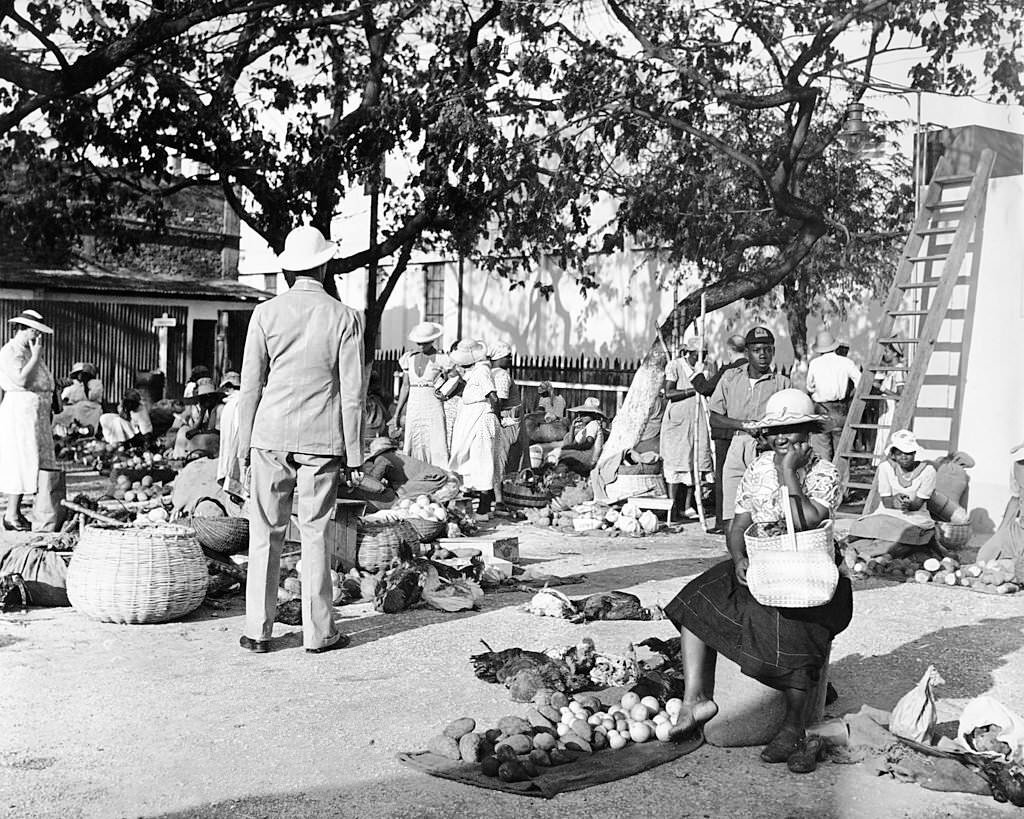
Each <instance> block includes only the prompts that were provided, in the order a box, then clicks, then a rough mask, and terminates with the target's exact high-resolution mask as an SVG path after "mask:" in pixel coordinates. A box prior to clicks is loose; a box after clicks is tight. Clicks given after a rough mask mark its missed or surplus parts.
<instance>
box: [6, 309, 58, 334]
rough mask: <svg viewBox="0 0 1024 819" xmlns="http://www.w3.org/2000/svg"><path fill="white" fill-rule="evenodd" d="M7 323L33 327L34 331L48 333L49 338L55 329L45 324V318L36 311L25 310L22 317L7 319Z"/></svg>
mask: <svg viewBox="0 0 1024 819" xmlns="http://www.w3.org/2000/svg"><path fill="white" fill-rule="evenodd" d="M7 321H8V322H9V323H10V324H21V325H22V326H24V327H31V328H32V329H33V330H38V331H39V332H40V333H46V334H47V335H48V336H52V335H53V328H52V327H48V326H47V325H46V324H44V323H43V317H42V316H41V315H40V314H39V313H37V312H36V311H35V310H23V311H22V313H21V315H20V316H15V317H14V318H12V319H7Z"/></svg>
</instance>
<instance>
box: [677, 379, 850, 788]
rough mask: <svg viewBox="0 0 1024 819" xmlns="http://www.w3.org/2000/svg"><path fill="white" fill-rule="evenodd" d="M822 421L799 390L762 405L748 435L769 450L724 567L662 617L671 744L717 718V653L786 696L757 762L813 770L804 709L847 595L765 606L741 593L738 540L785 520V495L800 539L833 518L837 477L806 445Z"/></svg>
mask: <svg viewBox="0 0 1024 819" xmlns="http://www.w3.org/2000/svg"><path fill="white" fill-rule="evenodd" d="M822 420H823V418H822V416H819V415H815V414H814V404H813V402H812V401H811V399H810V397H809V396H808V395H807V394H806V393H804V392H801V391H800V390H793V389H786V390H781V391H780V392H778V393H776V394H775V395H773V396H772V397H771V398H770V399H768V403H767V406H766V408H765V416H764V417H763V418H762V419H761V420H760V421H758V422H757V423H756V425H754V426H756V428H757V429H759V430H760V432H761V434H762V435H763V436H764V437H765V438H766V439H767V444H768V446H769V450H768V451H767V452H764V453H762V454H761V455H759V456H758V457H757V458H756V460H754V461H753V462H752V463H751V464H750V466H748V467H747V469H746V472H745V473H744V475H743V478H742V480H741V481H740V485H739V490H738V493H737V499H736V515H735V517H733V519H732V523H731V525H730V528H729V532H728V536H727V541H726V543H727V546H728V548H729V554H730V559H729V560H725V561H723V562H721V563H719V564H718V565H717V566H714V567H712V568H711V569H708V571H706V572H704V574H702V575H700V576H699V577H697V578H695V579H694V580H692V581H690V583H688V584H687V585H686V586H685V587H684V588H683V590H682V591H680V592H679V594H677V595H676V597H675V598H674V599H673V600H672V601H671V602H670V603H669V604H668V606H666V608H665V615H666V616H667V617H668V618H669V619H670V620H671V621H672V622H673V623H674V624H675V625H676V626H677V627H678V628H679V633H680V635H681V649H682V657H683V672H684V675H685V681H686V695H685V697H684V700H683V702H684V707H683V710H682V712H681V713H680V715H679V717H678V718H677V721H676V724H675V727H674V729H673V735H674V736H675V737H677V738H680V739H681V738H683V737H684V736H686V735H687V734H688V733H690V732H692V731H694V730H696V729H697V728H699V727H700V726H701V725H703V724H704V723H706V722H707V721H708V720H710V719H712V718H713V717H714V716H715V715H716V714H717V713H718V706H717V705H716V704H715V702H714V701H713V700H711V699H710V698H709V696H708V695H707V694H706V693H705V692H710V691H712V690H713V687H714V678H715V663H716V660H717V655H718V654H719V653H721V654H723V655H724V656H726V657H728V658H729V659H730V660H732V661H733V662H735V663H737V664H738V665H739V667H740V670H741V671H742V672H743V673H744V674H746V675H747V676H749V677H753V678H754V679H756V680H758V681H760V682H761V683H763V684H764V685H767V686H770V687H772V688H775V689H778V690H780V691H782V693H783V694H784V695H785V700H786V714H785V718H784V721H783V724H782V727H781V729H780V730H779V732H778V734H777V735H776V736H775V737H774V738H773V739H772V741H771V742H769V743H768V745H767V746H765V748H764V750H763V751H762V752H761V759H763V760H764V761H765V762H788V763H789V766H790V769H791V770H794V771H796V772H804V771H809V770H813V769H814V767H815V766H816V764H817V755H818V753H819V752H820V747H819V745H818V742H819V740H817V739H807V740H806V742H805V735H804V728H805V725H804V721H805V717H806V714H805V707H806V705H807V702H808V698H809V692H810V691H811V690H812V689H813V688H814V687H815V685H816V684H817V683H818V682H819V681H820V679H821V672H822V669H823V668H824V666H825V663H826V660H827V657H828V653H829V648H830V646H831V643H832V640H833V638H834V637H835V636H836V635H837V634H839V633H840V632H842V631H843V630H844V629H845V628H846V627H847V626H848V625H849V623H850V619H851V617H852V616H853V592H852V589H851V586H850V581H849V580H848V579H847V578H845V577H840V578H839V584H838V586H837V587H836V591H835V594H834V595H833V597H832V600H831V601H829V602H828V603H825V604H824V605H821V606H815V607H813V608H800V609H796V608H793V609H786V608H776V607H773V606H765V605H762V604H761V603H759V602H758V601H757V600H755V599H754V597H753V595H752V594H751V593H750V590H749V589H748V588H747V568H748V566H749V565H750V561H749V559H748V558H747V547H746V541H745V538H744V532H745V530H746V529H747V527H748V526H750V525H751V523H762V524H763V523H778V522H780V521H782V520H783V519H784V516H785V513H784V510H783V509H782V507H781V505H780V500H779V494H780V493H779V490H780V488H782V487H785V488H786V490H787V492H788V495H789V503H790V504H791V506H792V511H793V521H794V524H795V527H796V529H797V530H798V531H804V530H808V529H813V528H816V527H817V526H819V525H820V524H821V523H822V522H824V521H826V520H828V519H829V518H830V517H831V516H832V514H833V512H834V511H835V509H836V507H837V506H838V505H839V500H840V481H839V472H838V470H837V469H836V468H835V467H834V466H833V465H832V464H831V463H830V462H828V461H823V460H820V459H819V458H818V457H817V456H816V455H815V454H814V452H813V450H812V449H811V447H810V444H809V443H808V440H809V437H810V434H811V432H813V431H816V430H817V429H819V428H820V425H821V422H822ZM837 562H838V561H837Z"/></svg>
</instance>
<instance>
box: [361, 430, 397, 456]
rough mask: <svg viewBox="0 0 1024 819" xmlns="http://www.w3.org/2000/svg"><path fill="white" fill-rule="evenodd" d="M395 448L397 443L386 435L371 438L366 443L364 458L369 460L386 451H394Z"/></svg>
mask: <svg viewBox="0 0 1024 819" xmlns="http://www.w3.org/2000/svg"><path fill="white" fill-rule="evenodd" d="M396 449H398V445H397V444H396V443H395V442H394V441H392V440H391V439H390V438H388V437H387V436H384V435H382V436H380V437H377V438H373V439H371V441H370V443H369V444H368V445H367V452H366V460H368V461H369V460H371V459H372V458H376V457H377V456H378V455H383V454H384V453H386V452H394V451H395V450H396Z"/></svg>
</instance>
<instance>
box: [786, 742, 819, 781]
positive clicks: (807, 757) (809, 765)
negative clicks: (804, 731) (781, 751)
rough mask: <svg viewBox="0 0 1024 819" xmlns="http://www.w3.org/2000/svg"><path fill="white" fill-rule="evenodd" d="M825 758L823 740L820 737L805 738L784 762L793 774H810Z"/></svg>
mask: <svg viewBox="0 0 1024 819" xmlns="http://www.w3.org/2000/svg"><path fill="white" fill-rule="evenodd" d="M824 758H825V740H824V739H822V738H821V737H816V736H809V737H805V738H804V741H803V742H801V743H800V747H799V748H797V750H796V751H795V752H794V753H793V754H791V755H790V757H789V759H787V760H786V767H787V768H789V769H790V770H791V771H792V772H793V773H811V772H812V771H814V770H816V769H817V767H818V763H819V762H820V761H821V760H822V759H824Z"/></svg>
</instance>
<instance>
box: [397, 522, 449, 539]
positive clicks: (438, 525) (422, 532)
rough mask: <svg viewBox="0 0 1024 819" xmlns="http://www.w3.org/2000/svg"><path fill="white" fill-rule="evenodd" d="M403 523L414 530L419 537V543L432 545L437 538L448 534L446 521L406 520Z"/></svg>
mask: <svg viewBox="0 0 1024 819" xmlns="http://www.w3.org/2000/svg"><path fill="white" fill-rule="evenodd" d="M405 522H406V523H408V524H409V525H410V526H411V527H412V528H413V529H415V530H416V534H417V535H419V541H420V543H432V542H433V541H435V540H437V539H438V538H439V537H444V536H445V535H446V534H448V521H446V520H427V519H426V518H406V519H405Z"/></svg>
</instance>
